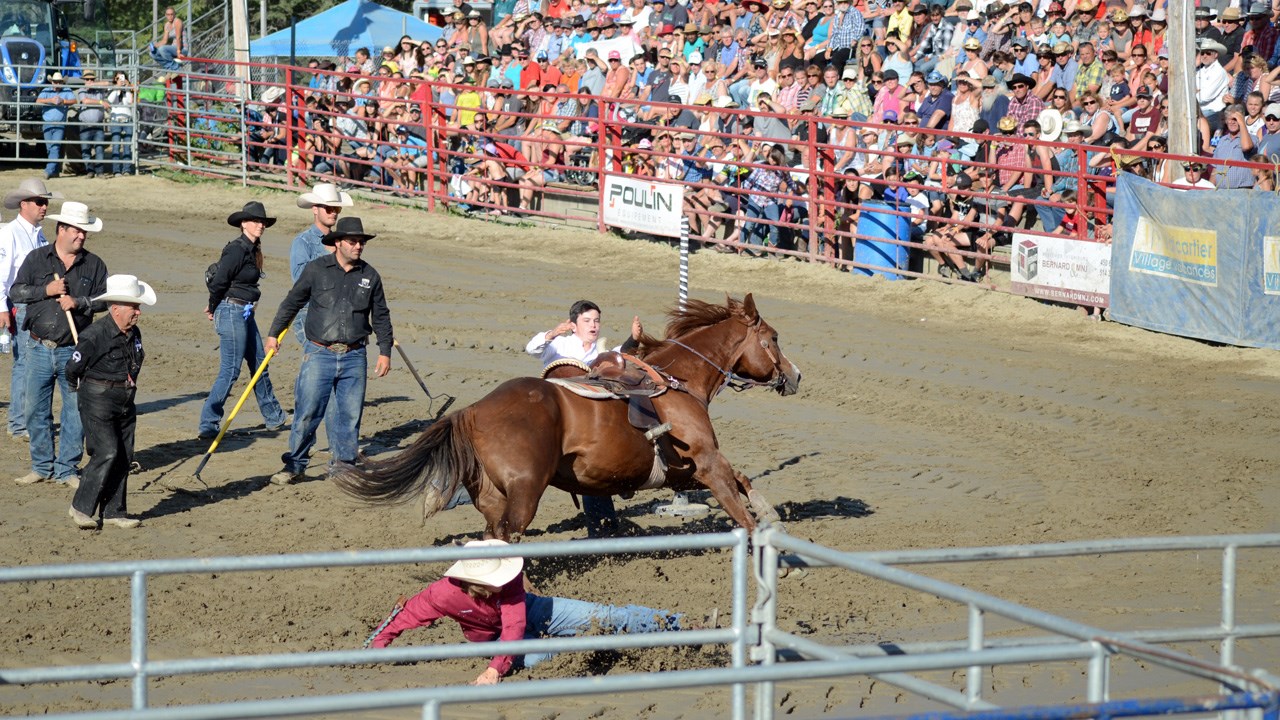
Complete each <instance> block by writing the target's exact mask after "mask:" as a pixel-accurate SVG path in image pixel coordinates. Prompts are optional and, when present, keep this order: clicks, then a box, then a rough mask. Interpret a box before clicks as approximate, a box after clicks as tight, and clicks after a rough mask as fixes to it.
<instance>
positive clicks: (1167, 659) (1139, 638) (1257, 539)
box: [0, 527, 1280, 720]
mask: <svg viewBox="0 0 1280 720" xmlns="http://www.w3.org/2000/svg"><path fill="white" fill-rule="evenodd" d="M751 545H754V548H755V552H756V557H755V559H754V562H750V558H749V555H748V553H749V552H750V549H749V548H750V546H751ZM1246 548H1257V549H1269V550H1274V549H1276V548H1280V535H1229V536H1217V537H1187V538H1147V539H1136V540H1103V541H1089V542H1076V543H1060V544H1052V545H1021V546H1016V545H1015V546H1004V547H998V548H957V549H950V550H916V551H903V552H867V553H850V552H842V551H838V550H834V549H831V548H826V547H822V546H818V545H815V544H813V543H809V542H806V541H803V540H799V539H797V538H794V537H792V536H789V535H787V534H786V533H785V532H783V531H782V530H781V529H780V528H776V527H764V528H761V529H759V530H757V532H756V534H755V536H754V537H753V538H750V545H749V542H748V535H747V533H746V532H745V531H743V530H740V529H739V530H735V531H733V532H728V533H718V534H709V535H683V536H667V537H652V538H627V539H613V540H587V541H579V542H573V543H529V544H521V545H519V546H517V548H516V549H517V550H518V552H519V554H520V555H521V556H523V557H526V558H539V557H564V556H581V555H596V554H619V553H650V552H669V551H677V552H679V551H695V550H703V549H731V550H732V573H733V574H732V599H731V603H732V622H731V625H730V627H727V628H724V629H709V630H687V631H679V632H662V633H652V634H644V635H604V636H589V637H574V638H555V639H541V640H521V641H516V642H498V643H477V644H467V643H461V644H454V645H435V646H419V647H399V648H387V649H381V650H338V651H321V652H306V653H277V654H267V655H233V656H223V657H214V658H197V659H176V660H151V659H149V657H148V654H147V597H148V594H147V580H148V579H149V578H150V577H153V576H160V575H174V574H204V573H225V572H251V571H265V570H291V569H306V568H319V567H352V566H370V565H397V564H408V563H426V562H448V561H453V560H456V559H463V558H493V557H501V556H503V555H504V554H505V555H510V554H511V551H512V549H511V548H471V549H464V548H457V547H444V548H424V549H407V550H384V551H367V552H334V553H309V554H300V555H286V556H263V557H232V558H209V559H183V560H146V561H130V562H118V563H106V564H75V565H61V566H40V567H13V568H3V569H0V583H12V582H38V581H47V580H73V579H87V578H108V577H128V578H130V581H131V620H132V627H131V636H130V642H131V657H130V660H129V662H127V663H97V664H88V665H68V666H60V667H35V668H4V669H0V683H4V684H33V683H47V682H67V681H88V680H102V679H124V678H131V679H132V681H133V696H132V708H130V709H128V710H119V711H107V712H91V713H77V714H65V715H55V716H53V717H65V718H79V719H80V720H87V719H92V720H106V719H108V718H112V719H114V718H135V719H137V720H159V719H161V718H166V719H172V720H179V719H180V720H194V719H196V718H202V719H203V718H208V719H215V718H216V719H222V718H251V717H285V716H297V715H308V714H319V713H325V714H335V713H346V712H357V711H368V710H375V709H392V708H418V709H420V710H421V712H422V716H423V717H425V718H439V717H440V716H441V712H442V710H443V708H445V707H447V706H450V705H456V704H464V703H465V704H475V703H493V702H509V701H515V700H523V699H539V698H550V697H558V696H572V695H599V694H608V693H623V692H644V691H648V690H657V689H676V688H695V687H717V686H720V687H723V686H726V685H728V686H730V687H731V716H732V717H733V718H735V720H745V718H746V717H747V716H748V703H747V693H746V689H747V685H748V684H754V685H755V686H756V693H755V702H754V708H753V710H754V713H753V714H754V717H756V718H757V719H759V720H763V719H764V718H770V717H773V713H774V710H775V704H774V698H773V696H774V689H775V686H776V684H777V683H780V682H804V681H808V680H813V679H819V678H834V677H850V676H867V677H870V678H874V679H878V680H882V681H884V682H886V683H889V684H891V685H895V686H897V687H900V688H903V689H905V690H907V691H909V692H911V693H913V694H914V695H916V696H918V697H921V698H925V699H927V700H929V701H932V702H935V703H938V704H941V705H943V706H946V707H951V708H954V709H956V710H960V711H963V713H962V714H955V713H930V714H927V715H922V716H921V717H930V718H990V719H991V720H997V719H1000V720H1004V719H1008V720H1022V719H1023V718H1067V717H1071V718H1082V717H1098V718H1110V717H1131V716H1139V715H1161V714H1178V713H1219V714H1222V713H1225V712H1226V711H1238V710H1251V711H1252V715H1253V717H1256V718H1260V719H1264V720H1275V719H1277V718H1278V717H1280V716H1278V715H1277V713H1278V712H1280V710H1278V708H1280V691H1278V690H1277V683H1278V681H1277V679H1276V678H1274V677H1272V676H1271V675H1269V674H1267V673H1266V672H1265V671H1254V672H1251V673H1246V672H1243V671H1241V670H1240V669H1239V668H1236V667H1234V666H1233V665H1232V664H1231V662H1230V661H1231V657H1232V648H1233V645H1234V643H1235V641H1236V640H1238V639H1240V638H1245V637H1280V624H1275V623H1271V624H1257V625H1236V623H1235V588H1236V584H1237V566H1236V556H1237V553H1238V552H1239V551H1240V550H1242V549H1246ZM1188 550H1196V551H1204V550H1216V551H1221V552H1222V554H1223V562H1222V580H1221V585H1222V613H1221V617H1222V621H1221V624H1220V626H1219V627H1216V628H1210V627H1198V628H1189V629H1178V628H1172V629H1160V630H1144V631H1134V632H1114V631H1108V630H1104V629H1101V628H1097V627H1093V626H1090V625H1086V624H1083V623H1079V622H1076V621H1073V620H1070V619H1068V618H1065V617H1062V616H1059V615H1054V614H1051V613H1048V612H1044V611H1042V610H1037V609H1035V608H1031V607H1027V606H1025V605H1021V604H1018V603H1016V602H1012V601H1010V600H1006V599H1002V598H998V597H994V596H992V595H989V594H985V593H981V592H977V591H974V590H971V589H968V588H965V587H963V586H959V585H956V584H953V583H949V582H944V581H941V580H938V579H936V578H932V577H928V576H925V575H921V574H919V573H916V572H911V571H908V570H905V569H903V568H901V567H896V566H897V565H910V564H935V563H964V562H974V561H1001V562H1006V561H1009V560H1035V559H1040V558H1050V557H1068V556H1082V555H1088V556H1094V555H1098V554H1117V553H1139V552H1165V551H1188ZM784 553H786V554H785V555H784ZM786 566H790V567H798V566H800V567H809V568H815V569H816V568H824V567H825V568H831V569H833V570H835V569H843V570H846V571H852V572H856V573H859V574H861V575H863V576H865V577H869V578H873V579H877V580H881V581H884V582H888V583H891V584H893V585H896V586H898V587H902V588H907V589H911V590H915V591H918V592H924V593H927V594H929V595H932V596H934V597H937V598H941V599H945V600H949V601H953V602H956V603H959V604H961V605H963V606H964V607H966V608H967V613H968V633H967V637H966V638H965V639H963V640H959V641H948V642H934V643H915V644H905V643H904V644H896V645H894V652H893V654H892V655H888V654H887V652H886V648H885V647H884V646H881V645H876V646H867V645H854V646H849V645H827V644H823V643H822V642H819V641H818V639H816V638H811V637H801V636H798V635H795V634H792V633H787V632H783V631H782V630H780V629H779V627H778V620H779V618H778V599H779V593H780V592H781V591H782V590H783V589H785V583H780V582H779V577H778V572H777V571H778V569H779V568H781V567H786ZM752 576H754V578H755V581H756V585H757V593H756V601H755V603H754V605H753V606H752V607H751V608H750V611H748V602H747V592H748V584H749V581H750V579H751V577H752ZM988 613H990V614H995V615H998V616H1001V617H1004V618H1009V619H1012V620H1014V621H1016V622H1018V623H1020V624H1021V625H1023V626H1025V627H1027V628H1039V629H1040V630H1041V631H1045V632H1047V633H1048V634H1047V635H1043V636H1036V637H1016V638H1000V639H989V638H987V637H986V625H985V622H986V621H985V615H986V614H988ZM1189 640H1199V641H1204V640H1212V641H1217V642H1221V643H1222V646H1223V650H1222V659H1221V661H1220V662H1217V663H1214V662H1206V661H1203V660H1198V659H1196V658H1194V657H1191V656H1189V655H1186V654H1185V653H1182V652H1180V651H1177V650H1173V649H1170V648H1167V647H1162V646H1160V645H1156V644H1155V643H1171V642H1186V641H1189ZM695 644H722V645H725V646H727V647H728V648H729V649H730V651H731V655H732V660H731V663H730V666H729V667H723V668H713V669H705V670H681V671H674V672H656V673H643V674H627V675H617V676H606V677H594V678H573V679H558V680H539V681H528V682H512V683H506V684H502V685H499V686H496V687H435V688H421V689H413V690H393V691H384V692H376V693H351V694H343V695H329V696H319V697H309V698H289V699H278V700H277V699H272V700H255V701H250V702H235V703H217V704H204V705H184V706H174V707H164V708H156V707H151V706H150V705H149V702H148V695H147V689H148V684H149V682H150V681H151V680H152V679H154V678H157V677H165V676H178V675H194V674H209V673H221V672H233V671H246V670H269V669H288V668H303V667H324V666H338V665H369V664H378V663H391V662H403V661H422V660H438V659H446V658H465V657H486V656H490V655H493V654H523V653H528V652H575V651H579V652H580V651H591V650H605V649H610V650H616V649H627V648H646V647H673V646H681V645H695ZM1118 656H1126V657H1133V658H1140V659H1143V660H1145V661H1148V662H1150V663H1153V664H1156V665H1159V666H1162V667H1165V668H1171V669H1173V670H1175V671H1177V672H1179V673H1182V674H1184V675H1186V676H1189V677H1193V678H1202V679H1205V680H1209V681H1212V682H1214V683H1216V684H1218V686H1219V687H1220V688H1221V689H1222V691H1223V694H1222V695H1220V696H1217V697H1209V698H1203V697H1191V698H1148V699H1139V700H1123V701H1111V699H1110V698H1109V685H1110V674H1111V664H1110V663H1111V659H1112V658H1114V657H1118ZM1047 662H1084V663H1086V664H1087V668H1088V670H1087V674H1088V681H1087V700H1088V702H1089V704H1088V705H1056V706H1037V707H1033V708H1014V709H1002V708H999V707H998V706H997V705H995V704H993V703H992V702H991V701H989V700H988V699H986V698H984V697H983V693H982V683H983V669H984V667H985V666H996V665H1028V664H1038V663H1047ZM752 663H754V664H752ZM940 670H941V671H946V670H951V671H963V672H964V675H965V681H964V687H963V688H953V687H947V686H945V685H942V684H938V683H935V682H931V681H928V680H926V679H924V678H922V677H919V676H918V675H917V673H926V672H932V671H940ZM971 711H980V712H979V713H978V714H972V712H971Z"/></svg>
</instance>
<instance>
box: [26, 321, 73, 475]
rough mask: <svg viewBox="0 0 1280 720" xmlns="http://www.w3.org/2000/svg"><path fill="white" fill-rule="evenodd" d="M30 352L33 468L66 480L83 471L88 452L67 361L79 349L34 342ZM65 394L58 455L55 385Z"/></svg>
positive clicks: (29, 424)
mask: <svg viewBox="0 0 1280 720" xmlns="http://www.w3.org/2000/svg"><path fill="white" fill-rule="evenodd" d="M30 348H31V352H30V353H28V354H27V370H26V374H27V432H29V433H31V471H32V472H34V473H36V474H37V475H39V476H40V477H46V478H53V479H55V480H57V481H59V482H65V481H66V479H67V477H69V476H71V475H75V474H76V473H77V472H79V465H80V458H81V457H83V456H84V430H83V428H82V427H81V425H80V404H79V402H78V400H77V398H76V394H75V393H74V392H72V391H71V386H70V385H69V384H68V383H67V361H69V360H70V359H71V354H72V353H73V352H75V347H73V346H70V345H68V346H67V347H60V348H57V349H53V350H51V349H49V348H47V347H45V346H44V344H43V343H39V342H31V345H30ZM54 383H57V385H58V391H59V392H60V393H61V395H62V414H61V415H60V416H59V418H60V419H59V422H60V423H61V424H62V427H61V429H60V431H59V432H60V434H61V437H59V438H58V456H57V459H54V455H53V386H54Z"/></svg>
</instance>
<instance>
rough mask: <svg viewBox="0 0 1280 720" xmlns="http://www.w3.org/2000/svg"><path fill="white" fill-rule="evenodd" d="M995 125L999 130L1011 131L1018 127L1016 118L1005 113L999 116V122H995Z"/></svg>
mask: <svg viewBox="0 0 1280 720" xmlns="http://www.w3.org/2000/svg"><path fill="white" fill-rule="evenodd" d="M996 127H997V128H999V130H1000V132H1003V133H1011V132H1013V131H1014V130H1016V129H1017V128H1018V119H1017V118H1015V117H1014V116H1012V115H1005V116H1004V117H1002V118H1000V122H998V123H996Z"/></svg>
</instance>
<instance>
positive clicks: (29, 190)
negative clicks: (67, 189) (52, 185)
mask: <svg viewBox="0 0 1280 720" xmlns="http://www.w3.org/2000/svg"><path fill="white" fill-rule="evenodd" d="M34 198H44V199H45V200H61V199H62V193H60V192H58V191H56V190H49V189H48V188H46V187H45V186H44V181H43V180H40V179H39V178H29V179H27V180H23V181H22V182H20V183H18V189H17V190H10V191H9V192H8V193H7V194H5V196H4V206H5V207H6V208H8V209H10V210H17V209H18V206H19V205H21V204H22V201H23V200H31V199H34Z"/></svg>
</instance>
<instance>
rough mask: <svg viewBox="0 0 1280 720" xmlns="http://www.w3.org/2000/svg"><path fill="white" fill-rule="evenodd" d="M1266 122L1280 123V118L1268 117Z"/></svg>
mask: <svg viewBox="0 0 1280 720" xmlns="http://www.w3.org/2000/svg"><path fill="white" fill-rule="evenodd" d="M1266 120H1267V122H1280V117H1276V116H1275V115H1268V116H1267V117H1266Z"/></svg>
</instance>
